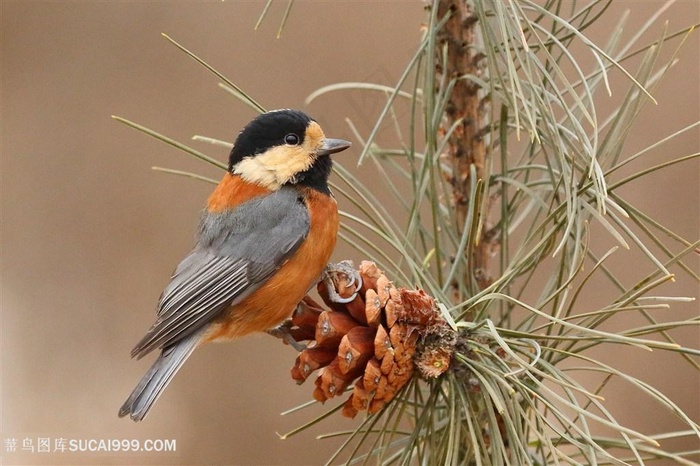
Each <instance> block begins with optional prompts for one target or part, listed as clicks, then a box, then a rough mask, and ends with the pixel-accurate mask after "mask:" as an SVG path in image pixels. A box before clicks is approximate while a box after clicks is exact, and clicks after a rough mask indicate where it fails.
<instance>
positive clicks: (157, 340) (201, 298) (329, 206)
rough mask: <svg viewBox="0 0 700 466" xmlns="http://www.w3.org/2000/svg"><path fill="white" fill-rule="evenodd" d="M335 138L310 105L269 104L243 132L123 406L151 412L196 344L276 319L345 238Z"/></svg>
mask: <svg viewBox="0 0 700 466" xmlns="http://www.w3.org/2000/svg"><path fill="white" fill-rule="evenodd" d="M350 146H351V143H350V142H349V141H345V140H343V139H332V138H327V137H326V136H325V134H324V132H323V130H322V129H321V126H320V125H319V124H318V123H317V122H316V121H315V120H314V119H312V118H311V117H309V116H308V115H307V114H306V113H304V112H302V111H299V110H293V109H281V110H273V111H270V112H266V113H261V114H260V115H258V116H257V117H256V118H254V119H253V120H252V121H251V122H250V123H248V124H247V125H246V126H245V127H244V128H243V130H242V131H241V132H240V133H239V134H238V136H237V137H236V140H235V142H234V145H233V148H232V149H231V152H230V155H229V160H228V169H227V172H226V174H225V175H224V176H223V179H222V180H221V181H220V182H219V184H218V185H217V187H216V188H215V189H214V191H213V193H212V194H211V195H210V196H209V198H208V200H207V205H206V208H205V209H204V210H203V212H202V216H201V219H200V223H199V230H198V233H197V236H196V242H195V246H194V248H193V249H192V251H191V252H190V253H189V254H188V255H187V256H185V258H184V259H183V260H182V261H181V262H180V263H179V265H178V266H177V268H176V269H175V272H174V273H173V275H172V277H171V279H170V282H169V283H168V284H167V286H166V287H165V289H164V291H163V293H162V295H161V296H160V299H159V301H158V305H157V318H156V321H155V323H154V324H153V326H152V327H151V328H150V329H149V330H148V332H147V333H146V335H145V336H144V337H143V338H142V339H141V340H140V341H139V342H138V343H137V344H136V346H135V347H134V348H133V350H132V351H131V356H132V357H135V358H137V359H140V358H142V357H143V356H145V355H146V354H148V353H150V352H151V351H154V350H156V349H160V355H159V356H158V359H157V360H156V361H155V362H154V363H153V365H152V366H151V367H150V369H149V370H148V371H147V372H146V374H145V375H144V376H143V378H142V379H141V380H140V382H139V383H138V384H137V385H136V387H135V388H134V390H133V391H132V393H131V395H129V397H128V398H127V400H126V401H125V402H124V404H123V405H122V406H121V409H120V410H119V417H125V416H127V415H128V416H130V417H131V419H133V420H134V421H141V420H143V419H144V418H145V417H146V415H147V414H148V413H149V411H150V409H151V408H152V406H153V404H154V403H155V402H156V400H157V399H158V397H159V396H160V395H161V394H162V393H163V390H164V389H165V388H166V387H167V385H168V384H169V383H170V382H171V380H172V379H173V377H174V376H175V374H176V373H177V371H178V370H179V369H180V368H181V367H182V365H183V364H184V363H185V361H186V360H187V358H188V357H189V356H190V355H191V354H192V352H193V351H194V350H195V349H196V348H198V347H200V346H202V345H204V344H207V343H211V342H218V341H226V340H232V339H235V338H238V337H242V336H244V335H247V334H250V333H254V332H264V331H266V330H268V329H272V328H275V326H277V325H279V324H280V323H281V322H283V321H284V320H285V319H286V318H288V317H289V316H290V315H291V313H292V312H293V310H294V308H295V306H296V305H297V303H298V302H299V301H301V300H302V299H303V297H304V296H305V295H306V293H307V292H308V291H309V289H310V288H311V287H313V286H314V285H315V284H316V283H317V282H318V281H319V277H320V276H321V275H322V273H323V271H324V268H325V266H326V264H328V261H329V259H330V256H331V253H332V252H333V249H334V247H335V243H336V237H337V233H338V226H339V219H338V207H337V203H336V200H335V198H334V197H333V194H332V192H331V190H330V188H329V186H328V178H329V176H330V174H331V169H332V163H333V162H332V160H331V157H330V156H331V154H334V153H337V152H341V151H343V150H345V149H347V148H349V147H350Z"/></svg>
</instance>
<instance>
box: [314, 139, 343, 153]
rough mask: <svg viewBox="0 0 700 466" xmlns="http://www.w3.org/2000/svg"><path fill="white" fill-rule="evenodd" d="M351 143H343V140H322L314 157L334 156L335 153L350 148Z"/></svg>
mask: <svg viewBox="0 0 700 466" xmlns="http://www.w3.org/2000/svg"><path fill="white" fill-rule="evenodd" d="M351 145H352V143H350V141H345V140H343V139H328V138H326V139H324V140H323V145H322V146H321V148H320V149H319V150H318V151H317V152H316V155H318V156H319V157H320V156H322V155H330V154H335V153H336V152H340V151H343V150H345V149H347V148H348V147H350V146H351Z"/></svg>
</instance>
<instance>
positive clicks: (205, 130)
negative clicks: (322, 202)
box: [0, 1, 700, 464]
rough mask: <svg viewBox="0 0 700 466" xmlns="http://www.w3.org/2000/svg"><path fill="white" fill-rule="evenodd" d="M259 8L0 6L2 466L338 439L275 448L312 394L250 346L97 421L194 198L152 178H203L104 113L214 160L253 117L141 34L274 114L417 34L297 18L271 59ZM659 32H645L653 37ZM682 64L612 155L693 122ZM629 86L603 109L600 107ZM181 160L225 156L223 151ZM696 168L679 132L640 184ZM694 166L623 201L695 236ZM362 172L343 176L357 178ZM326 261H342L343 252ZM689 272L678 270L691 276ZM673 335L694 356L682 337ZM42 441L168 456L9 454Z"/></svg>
mask: <svg viewBox="0 0 700 466" xmlns="http://www.w3.org/2000/svg"><path fill="white" fill-rule="evenodd" d="M262 3H263V2H250V3H249V2H210V3H203V2H199V3H196V2H116V1H112V2H24V1H17V2H13V1H3V2H2V10H1V13H2V30H1V33H2V37H1V41H2V303H1V305H2V321H1V322H2V345H1V351H2V384H1V393H0V397H1V400H2V406H1V409H2V414H1V420H2V424H1V426H0V437H1V438H2V442H3V443H2V444H0V457H2V462H3V464H98V463H99V464H319V463H322V462H323V461H324V460H325V459H327V458H328V457H329V455H330V453H331V452H332V451H333V450H334V449H335V447H336V446H337V445H338V442H337V441H335V440H324V441H318V440H315V439H314V436H315V435H318V434H320V433H324V432H331V431H335V430H344V429H349V428H351V427H352V426H353V425H354V423H352V422H350V421H347V420H345V419H335V420H329V421H328V422H326V423H324V424H322V425H321V426H320V427H315V428H313V429H311V430H310V431H309V432H307V433H303V434H300V435H299V436H296V437H292V438H291V439H288V440H284V441H283V440H279V439H278V436H277V434H276V433H284V432H287V431H289V430H291V429H292V428H294V427H296V426H298V425H300V424H302V423H303V422H305V421H307V420H309V419H311V416H312V414H315V413H319V412H320V411H319V410H310V411H302V412H301V413H297V414H293V415H290V416H286V417H280V416H279V413H280V412H282V411H284V410H286V409H289V408H291V407H293V406H296V405H298V404H300V403H303V402H305V401H307V400H309V399H311V391H312V390H311V386H309V385H304V386H301V387H297V386H296V385H295V384H294V383H293V381H292V380H291V379H290V378H289V368H290V366H291V364H292V362H293V359H294V352H293V350H292V349H290V348H289V347H285V346H282V345H281V344H279V343H278V342H276V341H274V340H273V339H271V338H270V337H267V336H262V335H261V336H254V337H248V338H245V339H242V340H240V341H238V342H235V343H232V344H226V345H210V346H209V347H207V348H204V349H202V350H200V351H198V352H197V353H196V354H195V355H194V356H193V357H192V358H191V359H190V361H189V362H188V363H187V364H186V365H185V367H184V369H183V370H182V371H181V372H180V373H179V374H178V376H177V377H176V379H175V381H174V383H173V384H172V385H171V386H170V387H169V389H168V390H166V392H165V394H164V396H163V397H162V398H161V399H160V400H159V402H158V403H157V405H156V407H155V409H154V410H153V412H152V413H151V415H150V417H149V418H148V419H147V420H146V421H145V422H143V423H140V424H134V423H132V422H131V421H129V420H125V419H118V418H117V415H116V414H117V409H118V407H119V406H120V404H121V403H122V401H123V399H124V398H125V397H126V395H127V394H128V393H129V391H130V390H131V389H132V387H133V386H134V384H135V383H136V382H137V380H138V379H139V378H140V377H141V375H142V373H143V372H144V371H145V370H146V369H147V367H148V365H149V364H150V363H151V361H152V358H147V360H144V361H140V362H135V361H132V360H130V359H129V350H130V348H131V347H132V345H133V344H134V343H135V342H136V341H137V340H138V339H139V338H140V337H141V335H142V334H143V332H144V331H145V330H146V329H147V328H148V327H149V326H150V325H151V323H152V321H153V318H154V314H153V309H154V305H155V302H156V300H157V298H158V296H159V294H160V292H161V290H162V287H163V286H164V285H165V283H166V282H167V279H168V277H169V274H170V272H171V271H172V269H173V267H174V266H175V265H176V264H177V262H178V261H179V259H180V258H181V257H182V256H183V255H184V254H185V253H186V252H187V251H188V250H189V248H190V247H191V245H192V238H193V234H194V231H195V228H196V223H197V218H198V213H199V210H200V209H201V207H202V205H203V202H204V200H205V198H206V196H207V194H208V192H209V191H210V189H211V186H210V185H207V184H205V183H201V182H197V181H191V180H188V179H184V178H180V177H173V176H169V175H163V174H158V173H155V172H152V171H151V170H150V167H151V166H152V165H161V166H167V167H174V168H179V169H184V170H193V171H197V172H199V173H204V174H206V175H209V176H213V177H215V178H218V177H219V176H220V174H219V173H218V172H217V171H216V170H214V169H210V168H208V167H205V166H204V165H203V164H201V163H199V162H196V161H193V160H191V159H189V158H188V157H187V156H185V155H184V154H182V153H180V152H178V151H176V150H174V149H172V148H169V147H167V146H165V145H163V144H161V143H159V142H157V141H155V140H152V139H150V138H148V137H146V136H144V135H141V134H139V133H137V132H135V131H133V130H131V129H128V128H126V127H125V126H123V125H120V124H118V123H116V122H115V121H113V120H112V119H111V118H110V115H113V114H114V115H119V116H123V117H126V118H129V119H132V120H134V121H136V122H138V123H141V124H143V125H145V126H148V127H150V128H153V129H155V130H158V131H160V132H162V133H164V134H166V135H168V136H170V137H173V138H174V139H176V140H179V141H184V142H187V141H188V140H189V138H190V137H191V136H192V135H193V134H203V135H207V136H211V137H215V138H219V139H224V140H233V138H234V137H235V135H236V133H237V132H238V130H239V129H240V128H241V127H242V125H243V124H245V123H246V122H247V121H248V120H249V119H250V118H251V117H252V116H253V115H254V114H253V112H252V110H250V109H248V108H246V107H244V106H243V105H242V104H240V103H239V102H238V101H236V100H235V99H233V98H231V97H230V96H228V95H227V94H226V93H225V92H224V91H222V90H221V89H219V88H218V87H217V86H216V83H217V79H216V78H215V77H213V76H212V75H210V74H209V73H208V72H207V71H206V70H204V69H203V68H202V67H200V66H198V65H197V64H195V63H194V62H193V61H192V60H190V59H189V58H187V57H186V56H185V55H184V54H183V53H182V52H180V51H179V50H177V49H176V48H175V47H174V46H172V45H171V44H169V43H168V42H167V41H166V40H164V39H163V38H162V37H161V35H160V33H161V32H165V33H167V34H169V35H171V37H173V38H174V39H176V40H178V41H179V42H181V43H182V44H184V45H185V46H186V47H188V48H190V49H191V50H193V51H195V52H196V53H198V54H199V55H200V56H201V57H203V58H204V59H206V60H207V61H208V62H209V63H211V64H212V65H214V66H215V67H217V68H218V69H219V70H220V71H222V72H223V73H224V74H225V75H227V76H228V77H229V78H231V79H233V80H234V81H235V82H236V83H237V84H238V85H240V86H241V87H242V88H243V89H245V90H246V91H248V92H249V93H250V94H251V95H252V96H254V97H255V98H256V99H258V100H259V101H260V102H261V103H262V104H263V105H264V106H266V107H267V108H270V109H272V108H279V107H302V106H303V101H304V98H305V97H306V96H307V95H308V94H309V93H311V92H312V91H313V90H315V89H317V88H318V87H320V86H323V85H327V84H331V83H334V82H338V81H371V82H378V83H381V84H388V85H393V83H395V82H396V80H397V79H398V77H399V75H400V73H401V71H402V69H403V67H404V66H405V64H406V63H407V61H408V60H409V58H410V57H411V55H412V54H413V52H414V50H415V47H416V44H417V41H418V40H419V37H420V30H419V26H420V24H421V22H422V21H423V20H424V18H425V17H424V12H423V4H422V3H421V2H418V1H411V2H408V1H406V2H329V1H326V2H295V5H294V7H293V9H292V13H291V17H290V18H289V21H288V23H287V25H286V27H285V30H284V32H283V34H282V37H281V38H280V39H276V38H275V34H276V31H277V27H278V25H279V22H280V20H281V18H282V14H283V11H284V8H285V4H282V3H280V4H278V3H274V4H273V6H272V8H271V11H270V14H269V16H268V18H267V19H266V21H265V22H264V23H263V25H262V27H261V28H260V30H258V31H254V30H253V25H254V24H255V21H256V20H257V17H258V15H259V14H260V12H261V10H262ZM661 5H662V2H657V1H649V2H615V4H614V5H613V6H612V8H611V10H612V11H611V12H610V13H609V16H608V17H609V20H608V21H609V22H607V23H603V24H600V25H597V26H596V27H595V28H594V30H592V31H591V33H590V34H593V36H594V37H598V38H599V40H603V38H607V36H608V35H609V34H610V32H611V31H610V24H612V22H613V21H616V20H617V19H618V18H619V16H620V15H621V14H622V12H623V11H624V10H625V9H626V8H628V7H630V6H632V13H631V18H630V23H629V26H628V29H627V30H626V32H625V36H626V37H630V36H631V35H632V34H633V33H634V32H636V30H637V28H638V27H639V25H640V24H642V23H643V22H644V21H645V20H646V18H648V17H649V15H650V14H651V13H652V12H654V11H655V10H657V9H658V8H659V7H660V6H661ZM664 18H665V19H668V20H669V21H670V27H669V30H671V31H675V30H678V29H680V28H681V27H684V26H687V25H689V24H690V23H692V22H697V21H698V20H699V19H700V6H698V3H697V2H696V1H682V2H678V3H677V4H676V5H674V6H672V7H671V8H670V9H669V10H668V11H667V12H666V13H665V14H664ZM660 32H661V23H659V25H658V26H657V27H655V28H654V35H653V36H650V37H656V36H658V35H659V34H660ZM643 42H644V41H643ZM644 43H646V42H644ZM698 44H699V41H698V35H697V34H696V35H694V36H693V37H692V38H691V40H690V42H689V43H688V44H687V46H686V47H685V48H684V49H683V50H682V51H681V53H680V56H679V57H680V59H681V62H680V63H679V64H678V65H677V66H676V67H675V68H674V69H673V70H671V72H670V73H669V76H668V77H667V78H666V80H665V81H664V83H663V84H662V86H660V88H659V89H658V90H657V91H656V93H655V96H656V98H657V99H658V101H659V105H658V106H652V105H649V106H647V108H646V109H645V111H644V114H643V116H642V118H641V119H640V124H639V126H637V127H636V128H635V129H634V130H633V131H634V135H633V137H632V138H631V142H630V144H629V145H628V147H627V148H626V154H632V153H634V152H636V151H637V150H639V149H640V148H643V147H645V146H646V145H649V144H650V143H651V142H653V141H656V140H659V139H661V138H663V137H665V136H667V135H668V134H670V133H672V132H673V131H675V130H677V129H680V128H682V127H684V126H686V125H688V124H690V123H692V122H694V121H697V120H698V118H699V117H700V115H699V113H700V104H699V102H700V83H699V80H698V72H699V63H700V62H699V56H700V50H699V47H698ZM672 48H673V47H669V50H670V49H672ZM618 82H621V81H618ZM626 88H627V85H626V84H625V85H624V87H622V86H621V87H618V88H614V89H613V92H614V93H617V94H618V95H617V96H618V97H619V95H621V94H620V93H623V92H624V91H625V90H626ZM603 100H604V99H603ZM380 105H381V101H380V100H372V98H369V97H365V96H364V95H362V94H358V93H349V94H342V93H336V94H332V95H329V96H327V97H324V98H321V99H319V100H317V101H315V102H314V103H312V104H311V106H310V108H308V109H307V110H308V111H309V113H311V114H312V115H313V116H314V117H315V118H316V119H318V120H319V121H320V122H321V124H322V125H323V127H324V129H325V130H326V134H328V135H330V136H334V137H341V138H346V139H353V136H352V134H351V132H350V131H349V129H348V128H347V125H346V124H345V123H344V118H345V117H346V116H350V117H352V118H353V121H354V122H355V123H356V124H358V126H359V128H360V129H361V130H363V131H365V132H364V135H365V136H366V134H367V128H368V127H369V125H370V124H371V121H372V119H373V118H375V117H376V116H377V114H378V112H379V110H380V108H381V107H380ZM192 145H194V146H195V147H197V148H199V149H200V150H204V151H205V152H207V153H209V154H212V155H214V156H216V157H218V158H219V159H220V160H225V158H226V154H227V151H226V150H225V149H222V148H216V147H213V146H208V145H205V144H201V143H194V142H193V143H192ZM698 148H700V140H699V134H698V131H697V130H695V131H693V132H691V133H687V134H685V135H684V136H682V137H680V138H678V139H676V140H674V141H673V142H672V143H670V144H667V145H664V146H662V147H661V148H660V149H658V150H656V151H654V152H653V153H652V154H650V155H649V156H648V158H647V160H648V161H650V162H647V161H645V162H644V164H645V165H644V166H648V165H651V164H652V163H651V161H653V162H654V163H658V162H660V161H662V160H666V159H670V158H672V157H677V156H681V155H686V154H690V153H694V152H697V151H698ZM358 154H359V149H358V148H357V146H356V148H355V149H353V150H352V151H351V152H350V153H344V154H342V155H340V156H339V157H342V159H341V160H344V161H345V162H346V163H345V165H346V166H348V167H351V166H354V160H355V159H356V157H357V155H358ZM697 168H698V164H687V165H681V166H675V167H673V168H671V169H668V170H666V171H664V172H663V173H660V174H655V175H652V176H651V177H649V178H648V179H646V180H644V182H643V183H640V184H637V185H635V188H634V189H628V190H627V191H626V194H627V195H628V197H629V198H630V200H632V201H633V202H636V203H637V204H638V205H640V206H643V207H644V208H645V209H646V211H647V212H649V213H650V214H652V215H656V216H657V217H658V218H659V219H660V220H662V221H663V222H665V223H666V224H669V225H670V226H672V227H673V228H675V229H676V231H677V232H678V233H680V234H682V235H684V236H685V237H687V238H689V239H691V240H692V239H693V238H696V237H697V236H698V200H699V191H698V189H699V188H698V186H699V183H698V181H699V180H698V171H697ZM369 173H370V170H361V174H362V176H369ZM341 207H342V205H341ZM335 258H336V259H341V258H354V259H356V260H357V259H360V258H359V257H357V255H356V253H354V252H353V251H352V250H350V249H349V248H348V247H346V246H345V245H341V246H340V247H339V248H338V250H337V251H336V254H335ZM693 261H694V263H693ZM690 262H691V263H693V266H694V267H697V262H698V261H697V258H694V259H692V260H691V261H690ZM638 268H642V269H640V270H646V271H647V272H645V274H646V273H648V271H650V270H651V267H650V265H649V264H648V263H647V262H645V261H643V260H640V261H639V263H630V264H629V270H630V273H631V272H632V271H636V270H637V269H638ZM630 276H631V277H637V278H638V277H639V273H637V274H634V275H630ZM630 280H631V279H630ZM664 290H665V292H666V293H668V294H669V295H695V296H696V295H697V284H694V283H692V282H690V281H689V280H687V279H685V278H684V277H681V278H679V280H678V283H677V285H676V286H674V287H667V288H665V289H664ZM669 312H678V313H679V314H678V315H681V314H682V315H686V316H687V315H697V312H698V306H697V303H692V304H683V305H678V306H674V308H673V309H672V310H671V311H669ZM671 320H675V319H671ZM678 336H679V340H680V341H682V342H683V343H685V344H687V345H691V346H695V347H697V346H698V332H697V331H696V330H688V331H687V332H685V333H682V334H679V335H678ZM639 356H640V352H628V353H625V357H629V360H630V367H631V369H630V370H632V371H633V373H634V374H635V375H637V376H639V377H642V378H643V379H644V380H646V381H649V382H652V383H653V384H655V385H656V386H658V387H659V388H661V389H662V390H665V391H666V392H667V394H669V395H670V396H671V398H672V399H674V400H675V401H676V402H677V403H678V404H679V405H680V406H681V407H682V408H683V409H685V410H686V411H687V412H688V414H689V415H691V417H693V418H694V419H695V420H696V421H697V420H698V419H700V414H699V412H698V409H699V408H698V390H699V389H700V379H699V378H698V374H697V372H694V371H692V370H691V369H689V367H688V365H687V364H686V365H683V364H680V363H679V361H680V359H679V358H675V357H674V358H667V359H658V360H654V359H650V358H647V357H646V356H644V355H642V356H643V357H642V358H639ZM624 388H625V387H624V386H622V385H620V389H619V391H618V392H616V393H618V396H617V397H616V396H615V395H612V397H611V400H610V401H611V403H613V405H612V406H613V408H614V412H615V413H616V414H617V415H618V418H619V419H620V420H621V421H625V422H627V423H629V424H630V425H632V426H634V427H636V428H640V429H644V430H645V432H648V433H655V432H660V431H663V430H668V429H672V428H677V427H678V424H677V423H674V422H673V419H672V418H670V419H668V420H667V419H666V418H664V417H663V416H662V414H663V413H656V412H650V411H649V410H648V409H646V405H645V403H646V402H647V401H648V400H647V399H646V398H644V397H637V395H636V394H632V393H626V392H625V391H624ZM654 409H656V408H654ZM12 437H13V438H17V439H18V441H19V444H18V446H17V449H18V452H17V453H6V451H5V447H6V445H5V439H7V438H12ZM39 437H48V438H51V439H52V440H51V442H52V448H53V439H55V438H59V437H62V438H97V439H134V438H135V439H140V440H142V441H143V440H145V439H176V441H177V452H175V453H160V454H159V453H139V454H125V453H99V454H88V453H82V454H77V453H64V454H45V453H33V454H32V453H27V452H21V451H19V450H21V447H22V440H23V439H24V438H33V439H34V447H35V448H36V447H37V438H39ZM695 443H697V442H695ZM687 446H688V447H690V446H691V445H690V444H689V445H687Z"/></svg>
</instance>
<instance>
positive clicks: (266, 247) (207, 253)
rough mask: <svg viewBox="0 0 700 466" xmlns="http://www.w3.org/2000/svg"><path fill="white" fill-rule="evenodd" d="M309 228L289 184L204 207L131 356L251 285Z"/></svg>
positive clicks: (193, 326)
mask: <svg viewBox="0 0 700 466" xmlns="http://www.w3.org/2000/svg"><path fill="white" fill-rule="evenodd" d="M308 232H309V215H308V212H307V210H306V206H305V204H304V203H303V201H302V200H300V199H299V197H298V194H297V193H296V191H295V190H294V189H292V188H282V189H280V190H279V191H276V192H274V193H272V194H269V195H267V196H262V197H258V198H255V199H253V200H251V201H248V202H246V203H244V204H242V205H240V206H239V207H237V208H236V209H232V210H230V211H226V212H221V213H205V214H204V216H203V217H202V221H201V225H200V234H199V238H198V242H197V245H196V246H195V248H194V250H193V251H192V252H191V253H190V254H189V255H188V256H187V257H185V259H184V260H183V261H182V262H181V263H180V265H178V267H177V269H176V270H175V273H174V274H173V277H172V279H171V281H170V283H169V284H168V286H167V287H166V288H165V290H164V291H163V294H162V296H161V298H160V301H159V304H158V320H157V321H156V323H155V324H154V325H153V327H151V329H150V330H149V331H148V333H147V334H146V335H145V336H144V338H143V339H142V340H141V341H140V342H139V343H138V344H137V345H136V347H134V349H133V350H132V356H137V357H139V358H140V357H142V356H144V355H145V354H147V353H148V352H150V351H152V350H153V349H155V348H159V347H164V346H168V345H172V344H173V343H175V342H177V341H178V340H180V339H182V338H185V337H186V336H188V335H190V334H192V333H193V332H195V331H197V330H198V329H199V328H200V327H202V326H203V325H205V324H206V323H208V322H210V321H211V320H212V319H213V318H215V317H216V316H218V315H219V314H220V313H221V312H222V311H223V310H224V309H226V308H227V307H229V306H230V305H232V304H235V303H236V302H239V301H240V300H242V299H243V298H245V297H246V296H247V295H249V294H250V293H252V292H253V291H255V290H256V289H257V288H258V287H260V285H262V284H263V283H264V282H265V281H266V280H267V278H269V277H270V275H272V273H274V271H275V270H277V269H278V268H279V267H281V266H282V264H284V262H285V261H286V260H287V259H288V258H289V257H290V256H291V255H292V254H293V253H294V251H296V250H297V248H298V247H299V245H301V243H302V242H303V240H304V239H305V238H306V236H307V235H308Z"/></svg>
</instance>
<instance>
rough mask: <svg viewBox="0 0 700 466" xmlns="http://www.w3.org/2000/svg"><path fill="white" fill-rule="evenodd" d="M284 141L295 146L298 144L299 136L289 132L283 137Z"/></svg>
mask: <svg viewBox="0 0 700 466" xmlns="http://www.w3.org/2000/svg"><path fill="white" fill-rule="evenodd" d="M284 142H285V144H289V145H290V146H296V145H297V144H299V136H297V135H296V134H294V133H289V134H288V135H286V136H285V137H284Z"/></svg>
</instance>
